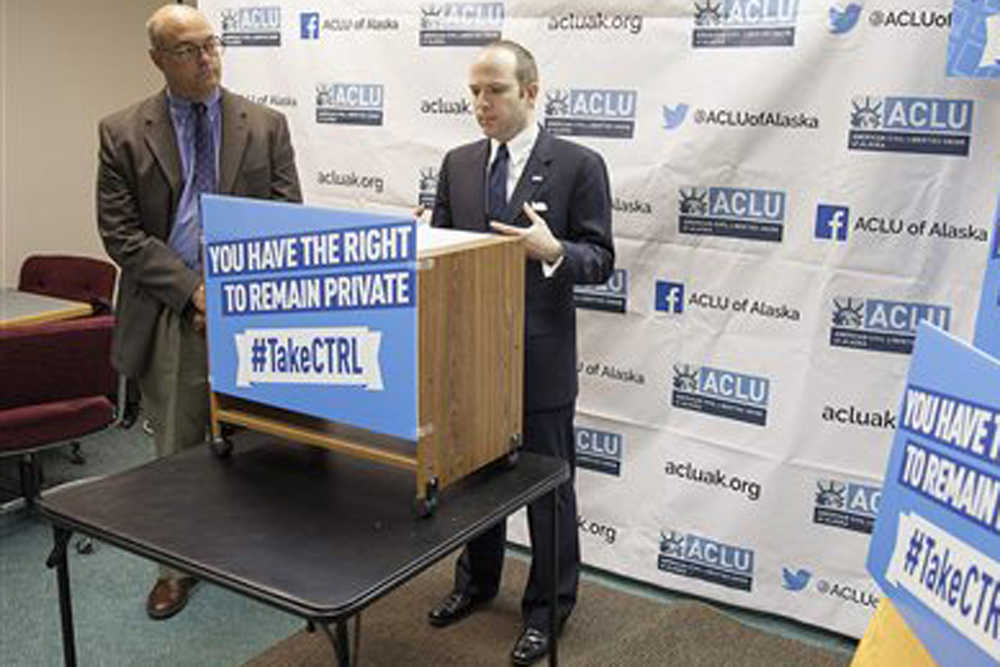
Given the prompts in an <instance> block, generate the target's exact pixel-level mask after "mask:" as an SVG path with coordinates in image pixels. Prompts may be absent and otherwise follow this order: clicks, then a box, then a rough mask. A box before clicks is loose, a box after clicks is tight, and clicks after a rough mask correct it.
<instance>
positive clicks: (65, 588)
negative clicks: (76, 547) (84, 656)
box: [45, 526, 76, 667]
mask: <svg viewBox="0 0 1000 667" xmlns="http://www.w3.org/2000/svg"><path fill="white" fill-rule="evenodd" d="M52 530H53V541H54V544H53V546H52V553H50V554H49V557H48V559H47V560H46V561H45V565H46V566H47V567H50V568H52V567H54V568H56V578H57V581H58V582H59V615H60V617H61V620H62V644H63V662H64V663H65V664H66V667H76V641H75V640H74V638H73V601H72V599H71V598H70V593H69V562H68V561H67V559H66V545H68V544H69V538H70V536H72V534H73V531H71V530H66V529H65V528H60V527H59V526H53V527H52Z"/></svg>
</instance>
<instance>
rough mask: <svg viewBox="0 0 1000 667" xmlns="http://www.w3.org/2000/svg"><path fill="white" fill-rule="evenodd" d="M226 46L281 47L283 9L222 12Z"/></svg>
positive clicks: (249, 8) (270, 7)
mask: <svg viewBox="0 0 1000 667" xmlns="http://www.w3.org/2000/svg"><path fill="white" fill-rule="evenodd" d="M221 23H222V43H223V44H225V45H226V46H281V7H278V6H269V7H238V8H231V9H223V10H222V11H221Z"/></svg>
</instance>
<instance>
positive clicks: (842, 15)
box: [827, 2, 861, 35]
mask: <svg viewBox="0 0 1000 667" xmlns="http://www.w3.org/2000/svg"><path fill="white" fill-rule="evenodd" d="M827 11H828V15H829V17H830V22H829V28H830V32H832V33H833V34H834V35H843V34H846V33H848V32H850V31H851V30H853V29H854V26H856V25H857V24H858V17H860V16H861V5H859V4H858V3H856V2H851V3H848V4H847V5H845V6H844V7H843V8H841V7H839V6H837V5H832V6H831V7H830V9H829V10H827Z"/></svg>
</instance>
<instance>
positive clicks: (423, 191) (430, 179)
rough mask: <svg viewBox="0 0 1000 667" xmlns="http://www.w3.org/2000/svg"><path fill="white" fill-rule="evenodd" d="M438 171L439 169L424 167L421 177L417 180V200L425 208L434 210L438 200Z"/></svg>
mask: <svg viewBox="0 0 1000 667" xmlns="http://www.w3.org/2000/svg"><path fill="white" fill-rule="evenodd" d="M437 187H438V169H437V167H424V168H423V169H421V170H420V177H419V179H418V180H417V192H418V194H417V200H418V201H419V202H420V205H421V206H423V207H424V208H434V202H435V201H436V200H437Z"/></svg>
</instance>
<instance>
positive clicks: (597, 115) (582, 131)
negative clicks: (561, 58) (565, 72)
mask: <svg viewBox="0 0 1000 667" xmlns="http://www.w3.org/2000/svg"><path fill="white" fill-rule="evenodd" d="M637 95H638V93H637V92H636V91H634V90H607V89H603V88H557V89H553V90H550V91H547V92H546V93H545V129H546V130H548V131H549V132H552V133H553V134H559V135H566V136H576V137H603V138H607V139H631V138H632V137H633V136H634V134H635V116H636V98H637Z"/></svg>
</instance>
